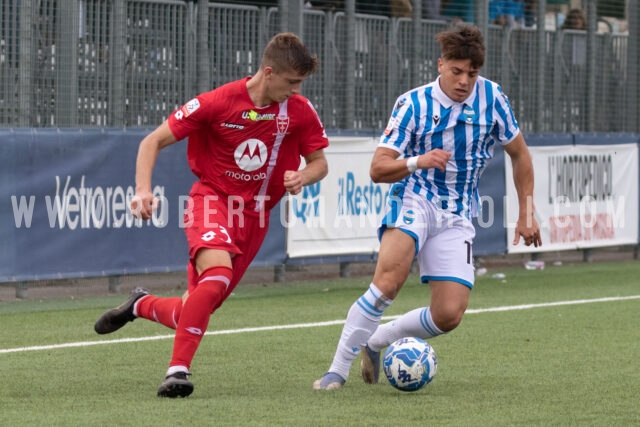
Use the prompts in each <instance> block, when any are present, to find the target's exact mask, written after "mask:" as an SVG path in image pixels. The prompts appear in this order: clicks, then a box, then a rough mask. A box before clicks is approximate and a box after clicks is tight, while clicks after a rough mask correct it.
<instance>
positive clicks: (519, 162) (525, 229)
mask: <svg viewBox="0 0 640 427" xmlns="http://www.w3.org/2000/svg"><path fill="white" fill-rule="evenodd" d="M504 150H505V151H506V152H507V154H508V155H509V157H510V158H511V164H512V165H513V183H514V184H515V187H516V192H517V193H518V208H519V214H518V222H517V223H516V230H515V238H514V240H513V244H514V245H517V244H518V243H519V242H520V237H522V238H523V239H524V244H525V245H527V246H530V245H533V246H535V247H538V246H540V245H542V238H541V237H540V226H539V225H538V222H537V221H536V219H535V206H534V203H533V184H534V180H533V162H532V160H531V153H530V152H529V148H528V147H527V144H526V142H525V140H524V137H523V136H522V133H518V135H517V136H516V137H515V138H514V139H513V140H512V141H511V142H510V143H508V144H506V145H505V146H504Z"/></svg>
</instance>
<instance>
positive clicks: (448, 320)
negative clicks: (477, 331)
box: [431, 307, 464, 332]
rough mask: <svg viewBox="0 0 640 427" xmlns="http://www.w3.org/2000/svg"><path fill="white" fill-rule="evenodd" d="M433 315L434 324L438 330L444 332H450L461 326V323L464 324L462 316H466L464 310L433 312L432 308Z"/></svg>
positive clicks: (451, 309)
mask: <svg viewBox="0 0 640 427" xmlns="http://www.w3.org/2000/svg"><path fill="white" fill-rule="evenodd" d="M431 315H432V318H433V322H434V323H435V324H436V326H437V327H438V329H440V330H442V331H444V332H449V331H452V330H454V329H455V328H457V327H458V325H460V323H461V322H462V316H463V315H464V310H459V309H455V308H449V309H445V310H433V307H432V308H431Z"/></svg>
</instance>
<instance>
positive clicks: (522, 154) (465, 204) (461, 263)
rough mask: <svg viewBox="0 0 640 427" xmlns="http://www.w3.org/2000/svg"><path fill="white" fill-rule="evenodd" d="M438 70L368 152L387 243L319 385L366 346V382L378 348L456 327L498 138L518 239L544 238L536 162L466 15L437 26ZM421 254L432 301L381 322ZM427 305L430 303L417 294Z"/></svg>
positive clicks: (470, 278) (331, 382)
mask: <svg viewBox="0 0 640 427" xmlns="http://www.w3.org/2000/svg"><path fill="white" fill-rule="evenodd" d="M436 38H437V40H438V41H439V42H440V47H441V49H442V55H441V57H440V58H438V72H439V73H440V75H439V76H438V78H437V79H436V80H435V81H434V82H431V83H429V84H426V85H423V86H420V87H417V88H415V89H413V90H410V91H409V92H406V93H405V94H403V95H401V96H400V97H399V98H398V100H397V101H396V103H395V105H394V107H393V112H392V113H391V118H390V120H389V124H388V125H387V127H386V128H385V130H384V132H383V135H382V136H381V137H380V142H379V144H378V147H377V148H376V151H375V153H374V154H373V159H372V160H371V167H370V175H371V179H372V180H373V181H374V182H387V183H392V184H393V185H392V186H391V188H390V189H389V197H388V198H387V206H386V212H385V216H384V218H383V219H382V223H381V225H380V228H379V229H378V232H379V236H380V251H379V254H378V262H377V264H376V271H375V273H374V275H373V280H372V281H371V284H370V285H369V288H368V289H367V290H366V291H365V292H364V294H363V295H362V296H360V297H359V298H358V299H357V300H356V301H355V302H354V303H353V305H352V306H351V308H350V309H349V312H348V314H347V320H346V322H345V324H344V327H343V329H342V334H341V336H340V340H339V342H338V347H337V349H336V352H335V355H334V358H333V362H332V363H331V366H330V367H329V370H328V371H327V372H326V373H325V374H324V375H323V376H322V378H320V379H319V380H317V381H316V382H315V383H314V384H313V387H314V388H315V389H319V390H332V389H337V388H341V387H342V386H343V385H344V384H345V382H346V381H347V378H348V376H349V370H350V367H351V364H352V363H353V361H354V360H355V358H356V357H357V355H358V354H360V353H362V362H361V364H360V368H361V371H362V378H363V380H364V381H365V382H366V383H371V384H372V383H376V382H378V377H379V373H380V352H381V351H382V349H384V348H385V347H387V346H389V345H390V344H391V343H393V342H395V341H396V340H398V339H400V338H405V337H416V338H421V339H425V340H426V339H432V338H435V337H437V336H439V335H442V334H445V333H447V332H449V331H452V330H453V329H455V328H456V327H457V326H458V325H459V324H460V322H461V321H462V317H463V315H464V312H465V310H466V309H467V304H468V302H469V295H470V293H471V289H472V288H473V284H474V266H473V253H472V248H473V239H474V237H475V228H474V226H473V223H472V222H471V218H472V217H474V216H476V215H477V214H478V201H479V196H478V182H479V179H480V175H481V174H482V171H483V169H484V168H485V167H486V166H487V163H488V162H489V161H490V160H491V158H492V157H493V150H494V148H495V145H496V144H500V145H501V146H502V147H503V148H504V150H505V152H506V153H507V154H508V155H509V156H510V158H511V163H512V164H513V179H514V184H515V188H516V192H517V193H518V206H519V210H520V212H519V219H518V221H517V223H516V229H515V235H516V238H515V240H514V242H513V243H514V244H517V243H518V242H519V241H520V238H523V239H524V243H525V245H527V246H528V245H534V246H536V247H537V246H539V245H541V244H542V241H541V240H540V228H539V226H538V223H537V222H536V220H535V218H534V206H533V163H532V161H531V155H530V153H529V149H528V148H527V144H526V143H525V140H524V137H523V136H522V133H521V132H520V129H519V128H518V123H517V122H516V119H515V117H514V114H513V111H512V110H511V107H510V105H509V102H508V100H507V97H506V96H505V95H504V94H503V93H502V90H501V89H500V87H499V86H498V84H496V83H494V82H492V81H490V80H487V79H485V78H483V77H480V76H479V72H480V68H482V65H483V64H484V59H485V47H484V39H483V36H482V33H481V32H480V30H479V29H478V28H477V27H475V26H473V25H469V24H460V25H456V26H453V27H451V28H449V29H447V30H445V31H442V32H440V33H438V34H437V36H436ZM414 258H417V260H418V265H419V267H420V281H421V282H422V283H428V284H429V287H430V290H431V293H430V304H429V305H428V306H421V307H419V308H416V309H413V310H411V311H409V312H407V313H405V314H403V315H402V316H400V317H398V318H397V319H395V320H393V321H391V322H388V323H385V324H383V325H380V319H381V318H382V315H383V313H384V310H385V309H386V308H387V307H389V305H391V303H392V302H393V300H394V298H395V297H396V296H397V295H398V292H400V289H401V288H402V286H403V285H404V283H405V281H406V280H407V279H408V278H409V273H410V271H411V265H412V263H413V260H414ZM418 304H419V305H422V304H423V303H418Z"/></svg>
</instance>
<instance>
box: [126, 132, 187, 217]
mask: <svg viewBox="0 0 640 427" xmlns="http://www.w3.org/2000/svg"><path fill="white" fill-rule="evenodd" d="M176 141H177V140H176V137H175V136H174V135H173V133H172V132H171V129H169V124H168V123H167V121H165V122H164V123H162V124H161V125H160V126H158V127H157V128H156V129H155V130H154V131H153V132H151V133H150V134H149V135H147V136H146V137H145V138H144V139H143V140H142V142H140V147H139V148H138V157H137V160H136V195H135V196H134V198H133V200H132V201H131V213H132V214H133V216H134V217H136V218H142V219H143V220H147V219H149V218H151V215H152V214H153V210H154V209H155V207H156V205H157V201H156V200H154V198H153V193H152V192H151V176H152V174H153V167H154V166H155V164H156V159H157V158H158V154H159V153H160V150H162V149H163V148H164V147H167V146H169V145H171V144H173V143H175V142H176Z"/></svg>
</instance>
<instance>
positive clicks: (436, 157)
mask: <svg viewBox="0 0 640 427" xmlns="http://www.w3.org/2000/svg"><path fill="white" fill-rule="evenodd" d="M450 157H451V153H450V152H448V151H445V150H442V149H440V148H435V149H433V150H431V151H429V152H428V153H425V154H422V155H420V156H419V157H418V169H430V168H436V169H438V170H440V172H444V170H445V168H446V167H447V162H448V161H449V158H450Z"/></svg>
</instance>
